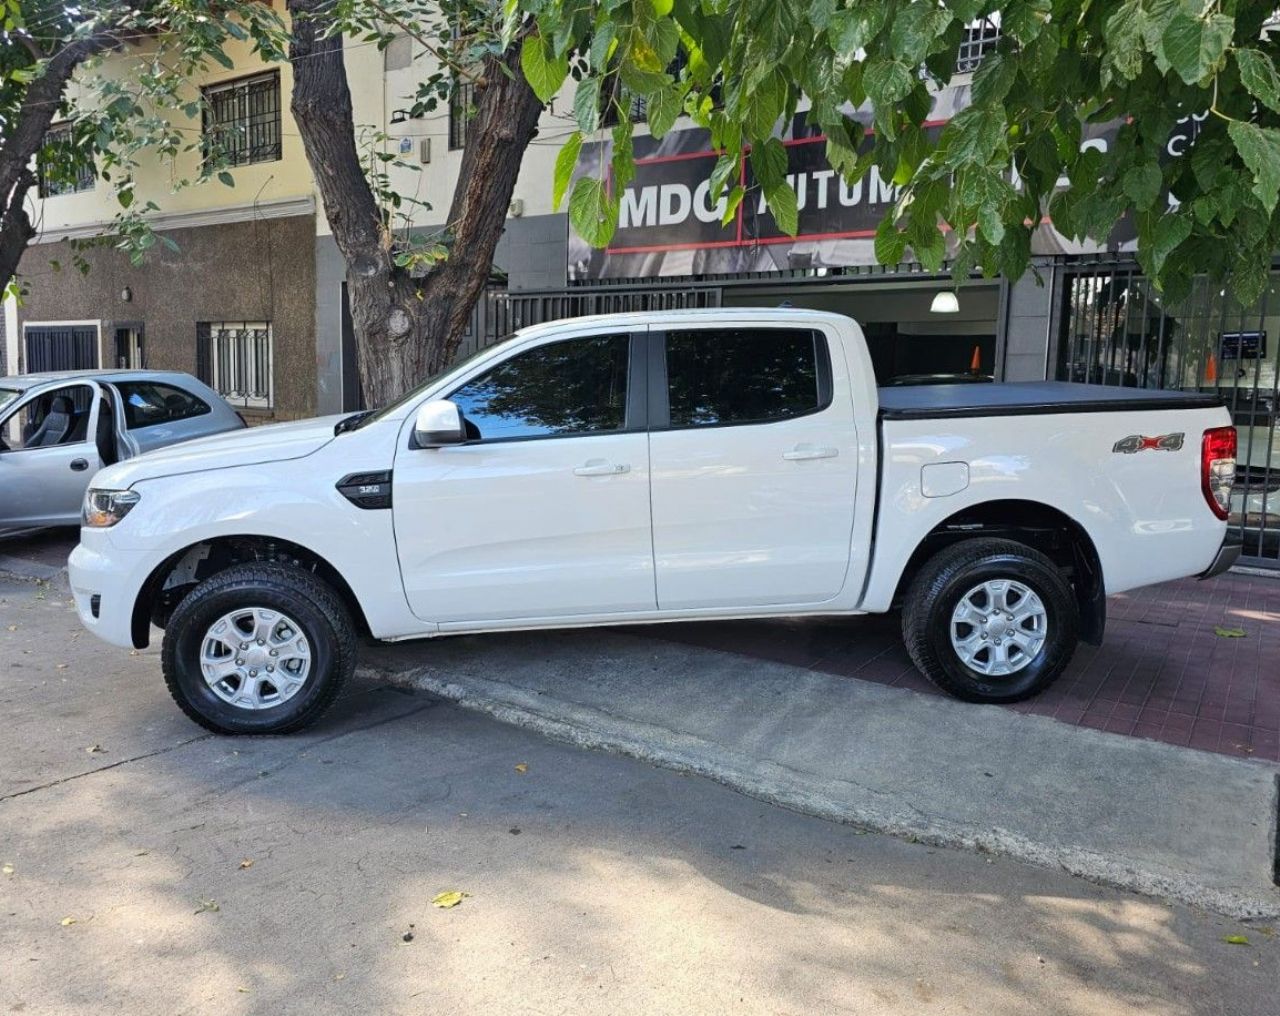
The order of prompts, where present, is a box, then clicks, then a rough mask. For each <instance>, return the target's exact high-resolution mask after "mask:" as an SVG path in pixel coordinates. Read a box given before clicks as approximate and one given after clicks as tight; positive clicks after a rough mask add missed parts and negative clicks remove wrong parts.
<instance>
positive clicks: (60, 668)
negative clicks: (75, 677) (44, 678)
mask: <svg viewBox="0 0 1280 1016" xmlns="http://www.w3.org/2000/svg"><path fill="white" fill-rule="evenodd" d="M57 669H58V670H66V669H67V665H66V664H65V663H59V664H58V667H57Z"/></svg>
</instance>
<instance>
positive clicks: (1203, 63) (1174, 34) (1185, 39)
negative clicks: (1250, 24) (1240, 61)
mask: <svg viewBox="0 0 1280 1016" xmlns="http://www.w3.org/2000/svg"><path fill="white" fill-rule="evenodd" d="M1235 26H1236V22H1235V18H1233V17H1231V15H1229V14H1210V15H1208V16H1207V17H1204V18H1199V17H1194V16H1192V15H1191V14H1188V13H1186V12H1185V11H1183V12H1179V13H1178V14H1176V15H1174V16H1173V18H1172V19H1171V20H1170V21H1169V26H1168V27H1167V28H1166V29H1165V30H1164V35H1162V36H1161V39H1160V41H1161V44H1162V45H1163V47H1164V55H1165V58H1166V59H1167V60H1168V61H1169V66H1170V67H1172V68H1173V70H1174V71H1175V72H1176V73H1177V75H1178V76H1179V77H1180V78H1182V80H1183V81H1185V82H1186V83H1187V84H1188V85H1194V84H1196V83H1197V82H1200V81H1205V80H1207V79H1208V78H1209V77H1211V76H1212V75H1213V74H1214V73H1215V72H1216V71H1218V70H1220V69H1221V68H1222V64H1223V62H1224V61H1225V60H1226V55H1227V46H1229V45H1230V44H1231V36H1232V34H1233V33H1234V31H1235Z"/></svg>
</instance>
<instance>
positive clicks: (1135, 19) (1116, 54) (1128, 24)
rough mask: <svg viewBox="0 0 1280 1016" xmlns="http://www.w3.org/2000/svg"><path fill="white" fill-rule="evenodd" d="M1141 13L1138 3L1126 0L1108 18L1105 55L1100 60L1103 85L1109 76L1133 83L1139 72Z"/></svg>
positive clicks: (1140, 63) (1141, 49)
mask: <svg viewBox="0 0 1280 1016" xmlns="http://www.w3.org/2000/svg"><path fill="white" fill-rule="evenodd" d="M1143 19H1144V14H1143V10H1142V5H1141V3H1140V2H1139V0H1127V2H1126V3H1124V4H1122V5H1121V6H1120V8H1119V9H1118V10H1117V11H1116V12H1115V13H1114V14H1112V15H1111V17H1109V18H1107V22H1106V42H1107V48H1106V52H1105V54H1104V55H1103V58H1102V66H1103V85H1104V87H1105V86H1106V85H1107V84H1109V80H1108V78H1109V76H1110V75H1113V74H1114V75H1118V76H1119V77H1120V78H1122V79H1123V80H1125V81H1132V80H1133V79H1134V78H1136V77H1137V76H1138V75H1139V74H1141V73H1142V63H1143V60H1144V53H1143V45H1142V41H1143V40H1142V26H1143Z"/></svg>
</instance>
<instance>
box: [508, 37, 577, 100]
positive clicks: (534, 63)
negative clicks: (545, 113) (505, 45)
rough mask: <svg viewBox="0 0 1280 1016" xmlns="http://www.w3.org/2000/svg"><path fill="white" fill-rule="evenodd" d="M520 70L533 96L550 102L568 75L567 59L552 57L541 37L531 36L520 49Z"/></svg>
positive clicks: (565, 57)
mask: <svg viewBox="0 0 1280 1016" xmlns="http://www.w3.org/2000/svg"><path fill="white" fill-rule="evenodd" d="M520 69H521V70H522V71H523V72H524V76H525V80H526V81H528V82H529V87H530V88H532V89H533V94H534V95H536V96H537V97H538V98H539V99H541V100H542V101H543V102H550V101H551V100H552V99H553V98H555V94H556V92H558V91H560V86H561V85H562V84H564V79H565V78H566V77H567V76H568V74H569V58H568V57H567V56H559V57H557V56H553V55H552V54H551V53H550V52H549V50H548V47H547V43H546V41H545V40H544V39H543V38H542V36H541V35H531V36H530V37H529V38H527V39H525V41H524V45H523V46H521V47H520Z"/></svg>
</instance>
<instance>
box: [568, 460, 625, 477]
mask: <svg viewBox="0 0 1280 1016" xmlns="http://www.w3.org/2000/svg"><path fill="white" fill-rule="evenodd" d="M629 472H631V467H630V466H629V465H627V464H626V463H625V462H618V463H613V462H606V461H605V460H604V459H588V460H587V461H586V462H584V463H583V464H582V465H580V466H579V467H578V468H577V469H575V470H574V471H573V475H574V476H618V475H620V474H622V473H629Z"/></svg>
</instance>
